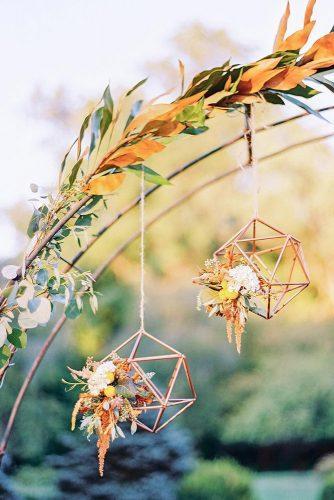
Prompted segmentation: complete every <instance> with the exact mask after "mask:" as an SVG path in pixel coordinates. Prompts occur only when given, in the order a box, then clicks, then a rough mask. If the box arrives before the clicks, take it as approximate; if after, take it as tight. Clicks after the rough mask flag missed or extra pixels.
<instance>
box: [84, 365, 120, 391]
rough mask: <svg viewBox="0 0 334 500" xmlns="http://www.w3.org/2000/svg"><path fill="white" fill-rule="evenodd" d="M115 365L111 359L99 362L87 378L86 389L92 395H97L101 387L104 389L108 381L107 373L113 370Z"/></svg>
mask: <svg viewBox="0 0 334 500" xmlns="http://www.w3.org/2000/svg"><path fill="white" fill-rule="evenodd" d="M115 370H116V366H115V365H114V363H113V362H112V361H105V362H104V363H101V364H100V365H99V366H98V367H97V368H96V370H95V372H94V373H92V375H91V376H90V377H89V379H88V382H87V383H88V389H89V392H90V393H91V394H92V395H93V396H98V395H99V394H100V392H101V391H103V389H105V388H106V387H107V385H108V383H109V379H108V377H107V374H108V373H110V372H112V373H113V372H114V371H115Z"/></svg>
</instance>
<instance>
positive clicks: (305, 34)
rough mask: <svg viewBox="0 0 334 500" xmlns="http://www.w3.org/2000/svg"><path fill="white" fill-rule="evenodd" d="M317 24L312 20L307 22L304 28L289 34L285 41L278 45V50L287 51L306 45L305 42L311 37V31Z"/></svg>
mask: <svg viewBox="0 0 334 500" xmlns="http://www.w3.org/2000/svg"><path fill="white" fill-rule="evenodd" d="M314 25H315V21H310V22H309V23H307V24H306V25H305V26H304V28H303V29H301V30H298V31H296V32H295V33H293V34H292V35H290V36H288V38H287V39H286V40H284V42H282V43H281V44H280V45H278V47H277V50H280V51H287V50H299V49H301V48H302V47H304V45H305V43H306V42H307V40H308V39H309V36H310V34H311V31H312V30H313V27H314Z"/></svg>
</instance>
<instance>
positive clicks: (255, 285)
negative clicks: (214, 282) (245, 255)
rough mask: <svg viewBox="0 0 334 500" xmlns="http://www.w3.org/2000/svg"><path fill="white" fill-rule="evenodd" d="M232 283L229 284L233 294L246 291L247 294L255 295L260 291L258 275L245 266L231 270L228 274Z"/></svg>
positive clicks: (241, 265)
mask: <svg viewBox="0 0 334 500" xmlns="http://www.w3.org/2000/svg"><path fill="white" fill-rule="evenodd" d="M228 275H229V276H230V278H232V281H230V282H229V284H228V289H229V290H230V291H231V292H232V291H235V292H239V291H241V292H242V291H245V292H246V293H255V292H257V291H258V290H259V289H260V283H259V280H258V277H257V276H256V273H255V272H254V271H253V270H252V269H251V268H250V267H249V266H246V265H244V264H239V265H238V266H236V267H234V268H233V269H230V270H229V272H228Z"/></svg>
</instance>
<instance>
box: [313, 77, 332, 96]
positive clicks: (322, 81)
mask: <svg viewBox="0 0 334 500" xmlns="http://www.w3.org/2000/svg"><path fill="white" fill-rule="evenodd" d="M309 80H314V81H315V82H317V83H320V84H321V85H323V86H324V87H326V88H327V89H328V90H330V91H331V92H334V82H331V80H327V78H325V77H324V76H323V75H321V74H320V75H312V76H310V77H309Z"/></svg>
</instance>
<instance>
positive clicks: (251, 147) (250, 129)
mask: <svg viewBox="0 0 334 500" xmlns="http://www.w3.org/2000/svg"><path fill="white" fill-rule="evenodd" d="M245 138H246V140H247V145H248V164H249V166H250V168H251V170H252V177H253V179H252V185H253V207H254V217H255V218H257V217H258V216H259V190H260V187H259V178H258V161H257V157H256V154H255V127H254V110H253V105H252V104H250V105H247V107H246V131H245Z"/></svg>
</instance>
